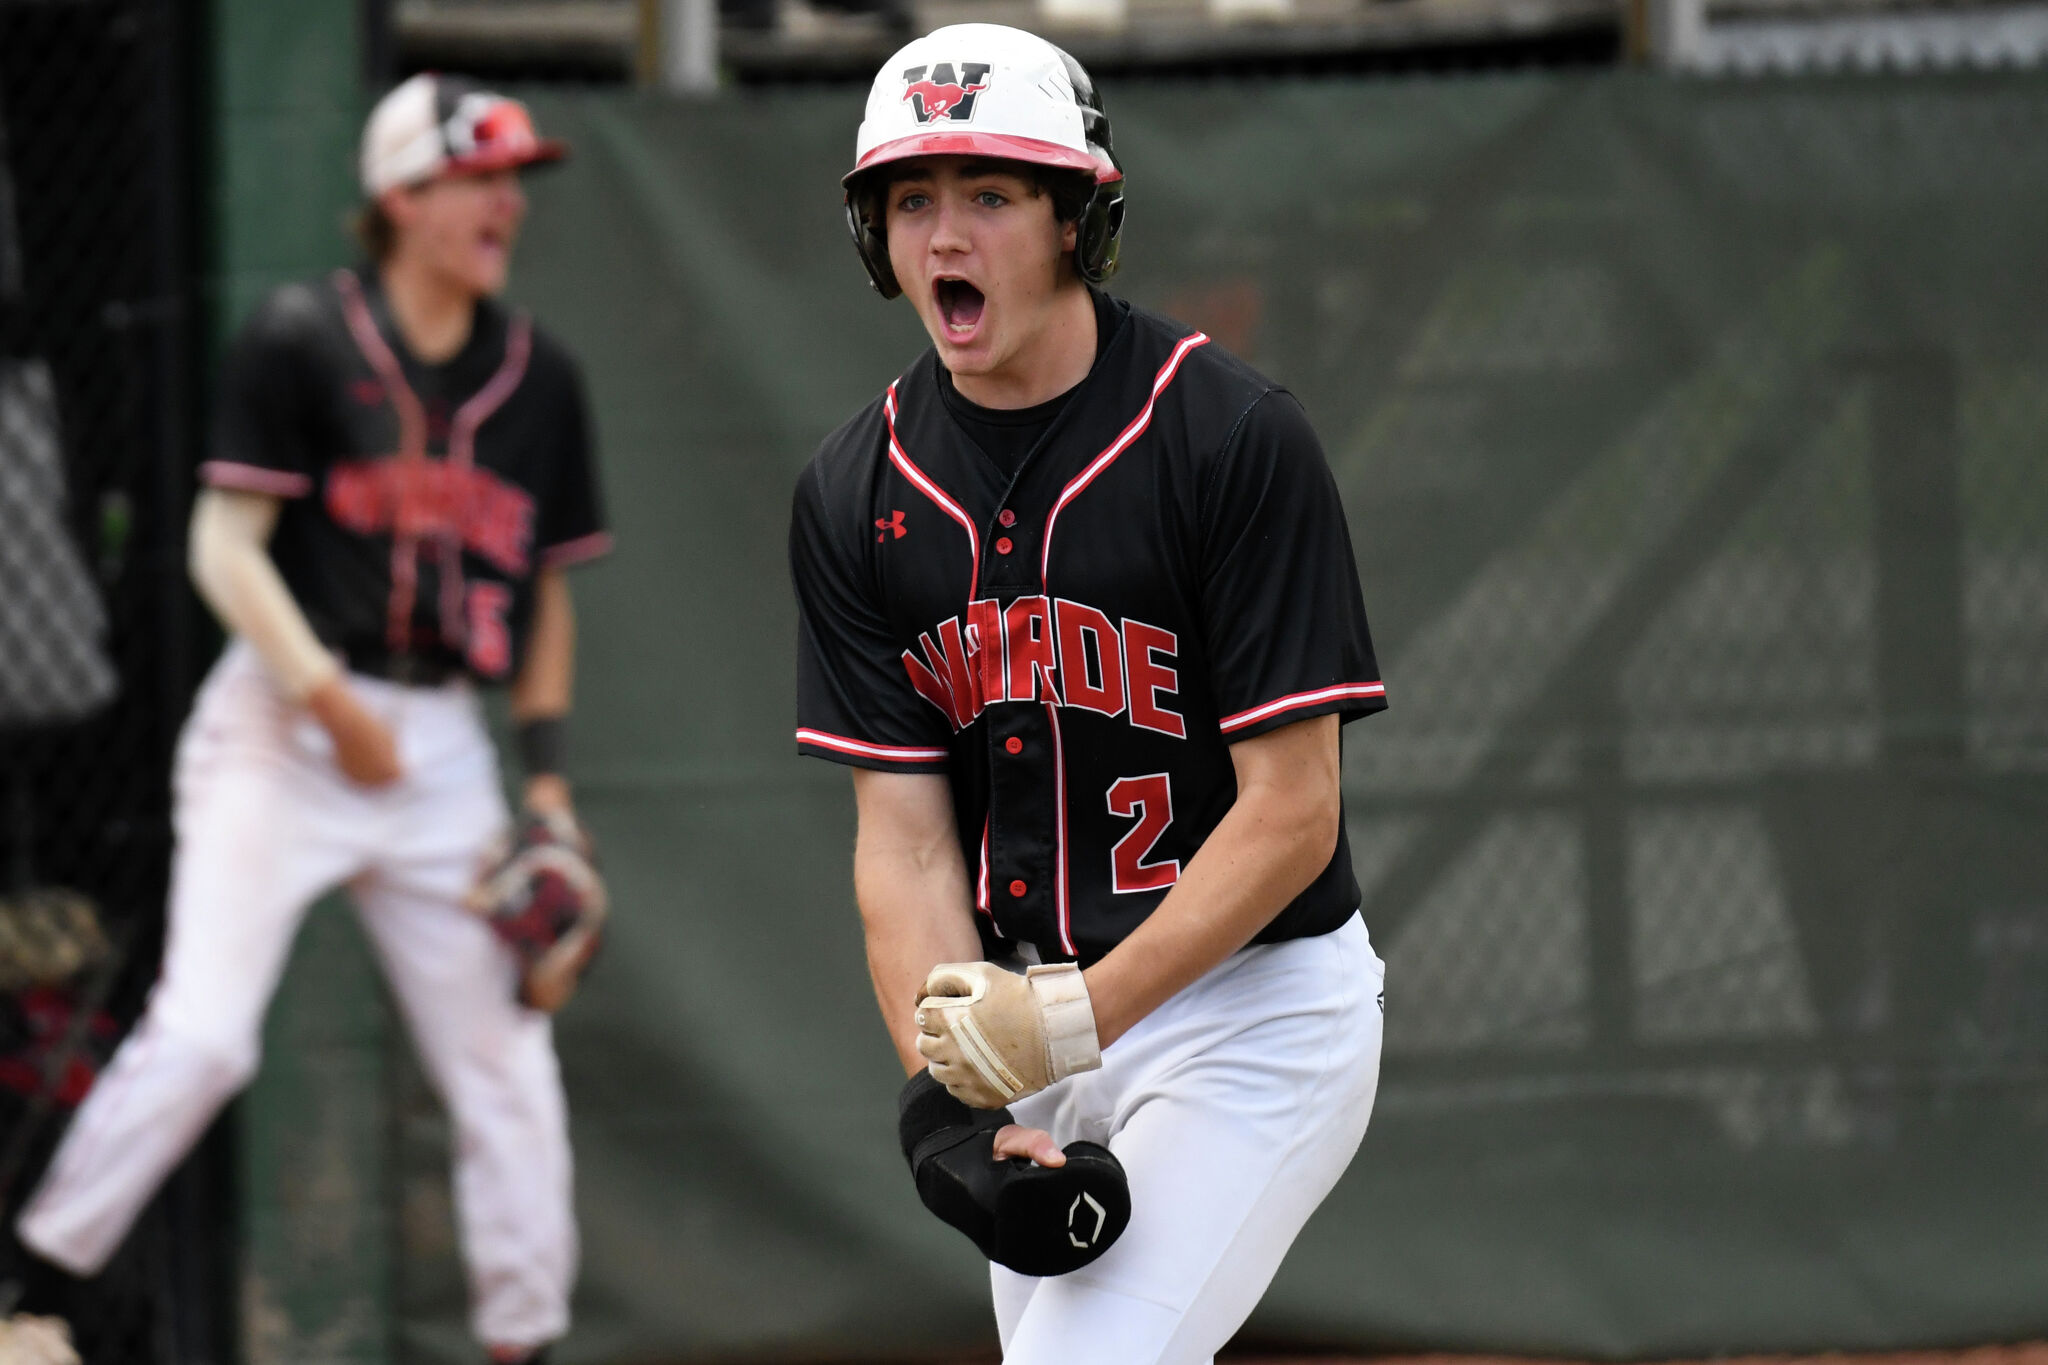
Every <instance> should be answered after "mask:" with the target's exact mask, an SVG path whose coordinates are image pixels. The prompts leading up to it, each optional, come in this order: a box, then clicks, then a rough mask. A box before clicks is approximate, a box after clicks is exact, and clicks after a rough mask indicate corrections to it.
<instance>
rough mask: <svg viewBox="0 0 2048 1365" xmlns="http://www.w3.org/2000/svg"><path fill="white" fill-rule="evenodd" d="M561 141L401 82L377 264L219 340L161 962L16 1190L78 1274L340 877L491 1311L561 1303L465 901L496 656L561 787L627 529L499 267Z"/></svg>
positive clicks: (495, 967)
mask: <svg viewBox="0 0 2048 1365" xmlns="http://www.w3.org/2000/svg"><path fill="white" fill-rule="evenodd" d="M563 154H564V148H563V147H562V145H561V144H559V143H556V142H551V141H546V140H543V139H541V138H539V137H538V136H536V134H535V132H534V129H533V125H532V123H531V121H530V119H529V117H528V115H527V112H526V110H525V109H524V107H522V106H521V105H520V104H518V103H517V102H515V101H513V100H509V99H506V98H503V97H502V96H499V95H496V94H493V93H490V92H489V91H486V90H482V89H479V88H478V87H476V86H475V85H473V84H471V83H469V82H466V81H463V80H459V79H455V78H450V77H436V76H420V77H416V78H414V79H412V80H409V81H407V82H406V83H405V84H403V85H401V86H399V87H398V88H397V89H395V90H393V91H392V92H391V93H390V94H388V95H387V96H386V97H385V98H384V99H383V100H382V101H381V102H380V103H379V104H378V105H377V107H376V109H375V110H374V111H373V112H372V114H371V115H370V118H369V122H368V124H367V126H366V129H365V132H364V136H363V143H362V155H361V177H362V185H363V189H364V193H365V195H366V196H367V203H366V205H365V209H364V216H363V218H362V220H361V224H362V235H363V237H364V239H365V245H366V247H367V249H368V252H369V255H370V259H369V261H368V263H366V264H365V265H363V266H361V267H359V268H356V269H352V270H342V271H337V272H336V273H334V274H333V275H330V276H327V277H325V278H321V279H316V280H312V281H309V282H305V283H301V284H294V285H288V286H286V287H284V288H281V289H279V290H277V291H276V292H275V293H273V294H272V295H271V296H270V297H269V298H268V299H267V300H266V301H265V302H264V303H263V304H262V305H261V306H260V307H259V308H258V309H257V311H256V313H255V315H254V316H253V317H252V318H251V319H250V320H249V322H248V323H247V325H246V326H245V327H244V328H243V330H242V333H241V335H240V337H239V338H238V339H237V340H236V342H235V343H234V345H233V347H232V349H231V351H230V352H229V354H228V356H227V359H226V362H225V366H224V371H223V374H222V379H221V389H220V399H219V412H218V427H217V435H216V438H215V441H214V446H213V450H212V452H211V458H210V459H209V460H208V462H207V463H206V464H205V465H203V466H202V468H201V471H200V473H201V479H202V481H203V483H204V485H205V486H204V488H203V489H202V491H201V493H200V495H199V497H198V499H197V502H196V505H195V508H194V512H193V517H192V535H191V567H192V576H193V580H194V582H195V583H196V584H197V586H198V589H199V592H200V594H201V596H202V597H203V598H204V599H205V601H206V602H207V604H208V605H209V606H210V607H211V608H212V609H213V611H214V612H215V614H216V615H217V616H218V617H219V618H220V621H221V623H222V625H223V626H224V627H225V628H226V629H227V631H228V632H229V633H230V636H231V638H230V641H229V644H228V647H227V649H226V651H225V652H224V653H223V654H222V656H221V658H220V660H219V662H218V663H217V664H216V665H215V666H214V668H213V670H212V672H211V673H210V675H209V676H208V678H207V680H206V682H205V685H204V686H203V687H202V688H201V690H200V693H199V696H198V700H197V703H196V705H195V707H194V710H193V712H192V715H191V717H190V719H189V720H188V721H187V723H186V725H185V729H184V732H183V735H182V737H181V740H180V743H179V747H178V753H177V763H176V768H175V772H174V779H173V780H174V801H175V811H174V818H175V829H176V835H177V852H176V858H175V863H174V867H173V871H172V878H171V890H170V906H169V927H168V936H167V943H166V948H165V954H164V963H163V973H162V977H161V979H160V981H159V982H158V983H157V985H156V987H155V989H154V991H153V992H152V993H151V996H150V999H149V1004H148V1008H147V1011H146V1012H145V1014H144V1016H143V1018H142V1020H141V1021H140V1023H139V1024H138V1025H137V1027H136V1029H135V1032H134V1033H133V1035H132V1036H131V1037H130V1038H129V1039H128V1040H127V1041H126V1042H125V1043H124V1044H123V1046H122V1047H121V1049H120V1051H119V1053H118V1054H117V1055H116V1057H115V1059H114V1061H113V1062H112V1064H111V1065H110V1066H109V1068H108V1070H107V1072H106V1074H105V1075H104V1077H103V1078H102V1079H101V1081H100V1083H99V1085H98V1086H97V1087H96V1088H95V1089H94V1090H93V1092H92V1093H91V1095H90V1097H89V1098H88V1099H87V1101H86V1103H85V1104H84V1105H83V1106H82V1107H81V1109H80V1110H79V1113H78V1115H77V1117H76V1119H75V1121H74V1122H73V1124H72V1126H71V1129H70V1130H69V1132H68V1133H67V1134H66V1136H65V1139H64V1141H63V1143H62V1145H61V1147H60V1149H59V1150H58V1152H57V1154H56V1156H55V1157H54V1159H53V1160H52V1163H51V1165H50V1168H49V1170H48V1172H47V1173H46V1175H45V1177H44V1179H43V1181H42V1183H41V1185H40V1187H39V1188H38V1189H37V1190H36V1192H35V1193H34V1195H33V1197H32V1198H31V1200H30V1202H29V1203H28V1205H27V1206H26V1207H25V1209H24V1210H23V1212H22V1214H21V1217H20V1219H19V1221H18V1231H19V1233H20V1237H21V1240H22V1241H23V1243H24V1244H25V1245H27V1246H28V1247H29V1248H30V1249H31V1250H32V1251H34V1252H35V1253H36V1254H38V1255H39V1256H41V1257H43V1258H44V1259H46V1260H48V1261H50V1262H52V1263H54V1264H56V1265H58V1266H60V1267H62V1268H64V1269H66V1270H69V1271H71V1272H73V1273H75V1274H80V1275H90V1274H93V1273H95V1272H96V1271H97V1270H98V1269H99V1268H100V1267H101V1266H102V1265H104V1264H105V1263H106V1261H107V1260H108V1258H109V1257H110V1256H111V1255H112V1254H113V1252H114V1251H115V1249H116V1248H117V1247H118V1245H119V1244H120V1242H121V1240H122V1239H123V1237H124V1236H125V1235H126V1233H127V1231H128V1229H129V1227H130V1225H131V1224H132V1223H133V1221H134V1220H135V1218H136V1216H137V1214H138V1213H139V1212H140V1210H141V1209H142V1207H143V1205H144V1204H145V1203H146V1202H147V1201H148V1199H149V1198H150V1195H151V1194H152V1192H153V1191H154V1190H155V1189H156V1187H157V1185H158V1184H159V1182H160V1181H162V1180H163V1178H164V1176H165V1175H166V1174H167V1173H168V1172H169V1171H170V1170H171V1168H172V1167H173V1166H175V1165H176V1164H177V1163H178V1161H179V1160H180V1159H181V1158H182V1157H183V1155H184V1154H185V1152H186V1151H187V1149H188V1148H190V1147H191V1145H192V1144H193V1143H194V1141H196V1140H197V1139H198V1137H199V1136H200V1135H201V1133H202V1132H203V1131H204V1130H205V1128H206V1126H207V1124H208V1123H209V1122H210V1121H211V1120H212V1118H213V1116H214V1114H215V1113H216V1112H217V1111H218V1110H219V1109H220V1107H221V1105H222V1104H223V1103H225V1102H226V1101H227V1100H228V1099H229V1098H230V1097H231V1096H232V1095H234V1094H235V1092H236V1091H237V1090H239V1089H240V1088H241V1087H242V1085H243V1084H245V1083H246V1082H247V1081H248V1080H249V1078H250V1076H251V1075H252V1074H253V1073H254V1071H255V1069H256V1065H257V1051H258V1045H259V1038H260V1032H261V1026H262V1021H263V1013H264V1010H265V1008H266V1007H267V1005H268V1003H269V1000H270V997H271V994H272V992H273V991H274V990H275V988H276V986H277V981H278V977H279V974H280V972H281V971H282V970H283V967H284V963H285V959H286V955H287V953H288V951H289V949H290V946H291V942H292V939H293V936H294V935H295V933H296V932H297V930H298V927H299V924H300V921H301V918H302V916H303V914H304V912H305V909H306V907H307V906H308V904H309V903H310V902H311V901H313V900H314V899H315V898H316V897H318V896H319V895H320V894H321V893H323V892H324V891H326V890H328V889H330V888H333V887H336V886H345V887H347V889H348V891H349V892H350V894H351V896H352V898H353V900H354V902H355V905H356V908H357V910H358V912H359V913H360V915H361V918H362V921H363V924H364V926H365V927H366V929H367V931H368V933H369V936H370V938H371V941H372V943H373V945H374V947H375V949H376V952H377V955H378V957H379V959H380V961H381V964H382V966H383V968H384V971H385V974H386V976H387V978H388V980H389V981H390V984H391V987H392V990H393V993H394V995H395V996H396V998H397V1000H398V1004H399V1007H400V1009H401V1011H402V1012H403V1014H404V1017H405V1020H406V1023H407V1025H408V1026H409V1028H410V1030H411V1032H412V1036H413V1039H414V1041H415V1043H416V1045H417V1046H418V1048H419V1051H420V1055H421V1058H422V1060H423V1061H424V1064H425V1069H426V1072H427V1074H428V1076H429V1077H430V1078H431V1079H432V1081H433V1083H434V1085H435V1087H436V1089H437V1090H438V1091H439V1093H440V1094H441V1096H442V1098H443V1100H444V1101H445V1102H446V1104H447V1106H448V1108H449V1111H450V1114H451V1116H452V1119H453V1123H454V1128H455V1142H454V1147H455V1191H456V1204H457V1215H458V1221H459V1225H460V1231H461V1234H462V1245H463V1249H464V1253H465V1256H466V1259H467V1263H468V1267H469V1272H470V1279H471V1286H472V1295H473V1300H474V1303H473V1327H474V1330H475V1332H476V1334H477V1336H478V1337H479V1339H480V1340H481V1341H482V1342H483V1343H484V1344H485V1345H486V1346H487V1347H488V1348H489V1350H490V1352H491V1354H492V1356H493V1357H494V1358H495V1359H497V1360H499V1361H514V1360H528V1359H531V1358H533V1357H535V1355H536V1354H537V1353H538V1352H539V1351H540V1350H541V1349H542V1348H543V1347H545V1345H546V1344H547V1343H548V1342H550V1341H552V1340H553V1339H555V1338H556V1337H558V1336H560V1335H561V1334H562V1332H563V1331H564V1330H565V1328H566V1325H567V1320H568V1296H569V1287H570V1281H571V1279H572V1276H573V1273H574V1267H575V1261H576V1229H575V1224H574V1221H573V1214H572V1209H571V1201H570V1154H569V1143H568V1131H567V1121H566V1111H565V1107H564V1102H563V1096H562V1088H561V1081H560V1077H559V1075H558V1072H557V1067H556V1059H555V1053H554V1047H553V1041H552V1035H551V1032H550V1020H549V1016H548V1015H547V1013H545V1012H544V1011H542V1010H539V1009H533V1008H529V1007H527V1005H525V1004H523V1003H521V1001H520V1000H519V998H517V997H518V994H519V982H518V977H519V962H518V958H517V956H516V955H515V953H514V952H513V951H512V950H511V949H510V948H509V947H508V945H507V944H506V943H505V942H504V941H503V940H502V939H501V938H500V937H499V936H498V935H496V934H494V933H493V931H492V928H491V926H490V925H488V924H487V923H486V922H485V920H484V918H482V917H480V916H479V915H478V914H475V913H472V911H471V910H470V909H469V908H466V907H465V905H464V898H465V896H466V895H467V894H468V893H469V892H470V891H471V889H472V887H473V886H474V885H475V884H476V882H477V878H478V874H479V871H480V870H481V869H482V867H483V865H484V864H485V863H486V861H487V858H488V853H489V850H490V849H491V848H492V845H493V842H494V841H495V840H498V839H500V838H501V836H502V835H503V834H504V833H505V831H506V828H507V825H508V812H507V810H506V808H505V802H504V798H503V795H502V793H501V789H500V785H499V777H498V771H497V764H496V759H495V756H494V751H493V748H492V745H491V742H490V740H489V737H488V735H487V734H486V731H485V727H484V725H483V723H482V720H481V717H480V712H479V704H478V698H477V691H478V688H479V687H480V686H483V685H492V684H509V686H510V688H511V711H512V715H513V718H514V721H515V723H516V725H517V727H518V741H519V748H520V750H521V753H522V757H523V760H524V766H525V770H526V772H525V790H524V797H525V804H526V806H527V808H528V810H529V811H532V812H538V813H540V814H543V815H546V816H550V817H552V818H553V819H555V820H556V821H557V822H558V823H560V822H564V821H566V820H567V819H568V818H569V816H570V810H569V788H568V785H567V783H566V781H565V779H564V777H563V775H562V768H561V748H562V740H561V730H562V723H563V717H564V716H565V715H566V713H567V711H568V709H569V702H570V682H571V675H572V671H573V668H572V663H573V649H574V643H573V640H574V627H573V620H572V615H571V606H570V597H569V589H568V586H567V583H566V580H565V578H564V575H563V571H564V570H565V569H566V568H568V567H569V566H570V565H572V564H575V563H578V562H580V561H583V560H587V559H590V558H591V557H593V556H595V555H598V554H601V553H602V552H603V551H604V550H605V549H606V548H607V546H608V544H609V540H608V537H607V535H606V532H605V529H604V523H603V520H602V517H601V514H600V508H599V501H598V489H597V480H596V470H595V467H594V464H593V457H592V453H591V450H590V440H589V433H588V423H587V420H586V414H585V408H584V399H583V394H582V386H581V381H580V379H579V377H578V374H577V370H576V368H575V365H574V363H573V362H572V361H571V359H570V358H569V356H568V355H567V354H566V353H565V352H564V351H563V350H562V349H561V348H560V347H559V346H558V345H556V344H555V343H554V342H553V341H552V340H550V339H549V338H548V337H547V336H546V335H545V334H543V333H541V332H540V331H539V330H538V329H536V328H535V326H534V325H533V322H532V320H531V319H530V318H529V317H528V316H527V315H526V314H525V313H523V312H516V311H509V310H507V309H504V308H501V307H499V306H498V305H497V304H495V303H494V302H492V297H493V296H494V295H496V294H497V293H498V292H499V290H500V289H501V288H502V287H503V286H504V283H505V278H506V272H507V268H508V266H509V264H510V261H511V256H512V250H513V246H514V243H515V241H516V239H517V237H518V233H519V227H520V222H521V220H522V218H523V217H524V216H525V213H526V200H525V197H524V194H523V192H522V190H521V187H520V183H519V168H520V167H522V166H526V165H529V164H532V163H536V162H543V161H550V160H554V159H556V158H559V157H560V156H562V155H563ZM549 1003H553V1002H549Z"/></svg>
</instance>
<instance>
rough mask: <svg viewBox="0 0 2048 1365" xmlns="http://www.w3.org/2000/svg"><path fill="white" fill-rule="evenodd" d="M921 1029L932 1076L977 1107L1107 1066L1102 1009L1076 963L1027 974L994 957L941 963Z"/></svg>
mask: <svg viewBox="0 0 2048 1365" xmlns="http://www.w3.org/2000/svg"><path fill="white" fill-rule="evenodd" d="M917 1032H918V1038H917V1050H918V1051H919V1052H921V1053H923V1054H924V1057H925V1060H926V1061H927V1062H929V1063H930V1065H929V1066H928V1067H927V1068H926V1069H927V1070H929V1071H930V1072H931V1073H932V1079H933V1080H935V1081H937V1082H938V1083H939V1084H940V1085H943V1086H945V1087H946V1090H947V1092H948V1093H950V1094H951V1095H952V1096H953V1098H954V1099H956V1100H959V1101H960V1102H961V1103H962V1104H965V1105H969V1106H971V1107H973V1108H975V1109H1000V1108H1002V1107H1003V1106H1004V1105H1006V1104H1008V1103H1009V1102H1010V1101H1012V1100H1015V1099H1021V1098H1022V1097H1023V1096H1025V1095H1034V1094H1036V1093H1038V1092H1039V1091H1041V1090H1043V1089H1045V1088H1046V1087H1047V1086H1048V1085H1051V1084H1052V1083H1053V1082H1054V1081H1058V1080H1064V1079H1066V1078H1067V1077H1068V1076H1072V1075H1074V1074H1075V1073H1076V1072H1081V1071H1093V1070H1095V1068H1097V1067H1099V1066H1101V1065H1102V1045H1101V1044H1100V1043H1098V1042H1097V1041H1096V1037H1095V1008H1094V1006H1092V1005H1090V1004H1089V1003H1088V986H1087V983H1086V982H1084V981H1083V980H1082V979H1081V969H1080V968H1079V967H1077V966H1075V965H1074V964H1073V963H1071V962H1063V963H1058V964H1055V965H1053V966H1049V967H1033V968H1031V969H1030V970H1029V971H1027V972H1025V973H1024V975H1022V976H1018V975H1017V974H1016V973H1015V972H1007V971H1004V970H1003V969H1002V968H1001V967H998V966H996V965H995V964H994V963H990V962H945V963H941V964H940V965H938V966H936V967H934V968H932V970H931V974H930V975H929V976H927V977H925V979H924V999H922V1000H920V1001H918V1004H917Z"/></svg>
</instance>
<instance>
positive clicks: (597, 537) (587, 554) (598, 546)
mask: <svg viewBox="0 0 2048 1365" xmlns="http://www.w3.org/2000/svg"><path fill="white" fill-rule="evenodd" d="M611 549H612V536H611V532H609V531H592V532H591V533H590V534H589V535H587V536H578V537H576V539H574V540H565V541H563V542H562V543H561V544H559V545H550V546H548V547H547V548H546V549H545V550H542V551H541V552H540V562H541V567H542V568H547V569H560V568H566V567H567V566H569V565H571V564H581V563H582V562H583V561H584V560H586V559H596V558H597V557H598V556H599V555H604V554H610V553H611Z"/></svg>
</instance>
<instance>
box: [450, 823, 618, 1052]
mask: <svg viewBox="0 0 2048 1365" xmlns="http://www.w3.org/2000/svg"><path fill="white" fill-rule="evenodd" d="M469 908H470V909H472V910H474V911H475V912H476V913H477V914H479V915H482V916H483V917H484V919H485V920H486V921H488V922H489V924H490V926H491V929H492V931H493V932H495V933H496V934H497V935H498V937H499V938H501V939H503V940H504V941H505V943H506V944H507V945H508V946H509V947H510V948H511V949H512V951H513V953H514V954H516V955H517V956H518V958H519V967H520V972H519V1003H520V1004H522V1005H525V1006H526V1007H527V1008H529V1009H536V1010H546V1011H548V1012H549V1013H553V1012H554V1011H555V1010H558V1009H560V1008H561V1007H562V1006H563V1005H565V1004H567V1003H568V1000H569V997H570V996H572V995H574V994H575V993H576V985H577V982H579V981H580V980H582V977H583V970H584V968H586V967H588V966H589V965H590V959H591V957H592V956H593V955H594V954H595V953H596V952H597V946H598V943H599V941H600V940H601V939H602V937H603V934H604V920H605V913H606V898H605V890H604V882H603V881H602V880H600V879H599V877H598V875H597V869H596V867H595V866H594V865H593V863H592V858H591V847H590V836H589V835H587V834H585V833H584V832H583V829H582V827H581V826H579V825H578V824H577V823H576V821H575V819H574V817H572V816H570V815H568V814H567V813H566V812H561V813H552V814H543V813H541V812H539V811H527V812H526V813H525V815H523V816H522V817H521V818H520V821H519V827H518V829H517V830H516V831H514V833H513V837H512V839H511V842H510V844H509V846H507V847H506V848H504V849H503V850H502V851H501V852H500V854H499V855H498V856H497V857H496V858H495V859H493V861H492V863H491V867H490V870H489V871H488V872H486V873H485V874H484V877H483V880H482V881H480V882H478V883H477V885H476V889H475V890H473V891H471V892H470V893H469Z"/></svg>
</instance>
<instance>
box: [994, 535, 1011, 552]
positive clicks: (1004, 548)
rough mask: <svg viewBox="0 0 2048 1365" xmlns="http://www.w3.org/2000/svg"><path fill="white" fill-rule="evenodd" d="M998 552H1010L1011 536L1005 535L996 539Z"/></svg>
mask: <svg viewBox="0 0 2048 1365" xmlns="http://www.w3.org/2000/svg"><path fill="white" fill-rule="evenodd" d="M996 553H997V554H999V555H1006V554H1008V553H1010V538H1009V537H1008V536H1004V537H1002V538H1001V539H999V540H998V541H996Z"/></svg>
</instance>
